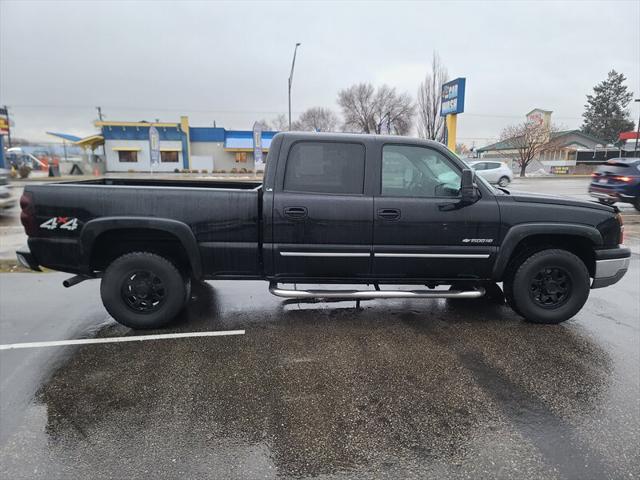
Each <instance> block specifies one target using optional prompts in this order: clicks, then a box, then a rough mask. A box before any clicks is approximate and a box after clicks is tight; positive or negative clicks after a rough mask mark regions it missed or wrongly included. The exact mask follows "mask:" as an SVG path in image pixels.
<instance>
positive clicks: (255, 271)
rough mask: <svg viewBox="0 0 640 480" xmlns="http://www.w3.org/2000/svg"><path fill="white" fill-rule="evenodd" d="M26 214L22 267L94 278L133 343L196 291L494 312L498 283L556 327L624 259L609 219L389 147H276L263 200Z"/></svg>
mask: <svg viewBox="0 0 640 480" xmlns="http://www.w3.org/2000/svg"><path fill="white" fill-rule="evenodd" d="M20 203H21V208H22V213H21V220H22V224H23V225H24V228H25V230H26V232H27V235H28V236H29V241H28V247H29V248H28V249H24V250H21V251H19V252H17V253H18V258H19V260H20V262H21V263H22V264H24V265H26V266H28V267H30V268H33V269H38V268H39V266H44V267H47V268H50V269H54V270H61V271H64V272H70V273H73V274H75V276H74V277H71V278H69V279H68V280H66V281H65V282H64V284H65V286H71V285H74V284H76V283H78V282H80V281H83V280H85V279H89V278H101V287H100V291H101V295H102V300H103V303H104V305H105V307H106V309H107V310H108V311H109V313H110V314H111V315H112V316H113V317H114V318H115V319H116V320H117V321H119V322H120V323H123V324H124V325H128V326H130V327H134V328H152V327H159V326H162V325H164V324H166V323H167V322H169V321H170V320H171V319H172V318H174V317H175V316H176V315H177V314H178V313H179V311H180V310H181V309H182V308H183V307H184V306H185V304H186V302H188V300H189V298H190V285H191V281H192V280H193V281H199V280H203V279H227V280H248V279H264V280H267V281H269V282H270V290H271V292H272V293H273V294H275V295H279V296H283V297H289V298H334V299H335V298H338V299H356V300H360V299H374V298H393V297H395V298H398V297H400V298H434V297H435V298H442V297H444V298H477V297H480V296H482V295H484V294H485V293H491V294H492V295H491V297H493V298H495V296H496V292H498V293H502V292H500V289H499V287H498V286H497V282H503V290H504V297H503V298H502V301H504V298H505V297H506V300H507V302H508V303H509V305H510V306H511V307H512V308H513V309H514V310H515V311H516V312H518V313H519V314H520V315H522V316H523V317H525V318H526V319H527V320H530V321H533V322H539V323H559V322H562V321H564V320H566V319H568V318H571V317H572V316H573V315H575V314H576V313H577V312H578V311H579V310H580V308H582V306H583V305H584V303H585V302H586V300H587V297H588V295H589V290H590V288H599V287H605V286H607V285H611V284H613V283H615V282H617V281H618V280H619V279H620V278H621V277H622V276H623V275H624V274H625V272H626V270H627V268H628V265H629V258H630V255H631V254H630V251H629V249H628V248H625V247H624V246H622V245H621V244H622V241H623V226H622V220H621V217H620V215H619V213H618V211H617V210H616V209H615V208H614V207H610V206H606V205H599V204H597V203H595V202H581V201H576V200H571V199H566V198H553V197H547V196H539V195H532V194H523V193H515V192H509V191H507V190H505V189H502V188H497V189H496V188H494V187H492V186H490V185H489V184H488V183H486V182H485V181H484V180H483V179H482V178H480V177H476V176H475V175H474V173H473V170H471V169H470V168H469V167H468V166H467V165H466V164H465V163H464V162H463V161H462V160H460V159H459V158H458V157H457V156H456V155H454V154H453V153H451V152H450V151H449V150H448V149H446V148H445V147H444V146H442V145H440V144H438V143H435V142H429V141H424V140H418V139H413V138H406V137H395V136H394V137H392V136H374V135H350V134H319V133H312V134H310V133H281V134H278V135H276V136H275V137H274V139H273V142H272V144H271V150H270V152H269V155H268V160H267V167H266V171H265V175H264V183H263V184H258V183H250V182H245V183H240V182H207V181H182V180H177V181H173V180H160V179H153V178H149V179H117V178H103V179H98V180H90V181H79V182H65V183H54V184H46V185H30V186H28V187H26V188H25V192H24V195H23V196H22V198H21V202H20ZM292 283H295V284H360V285H361V286H360V287H359V288H357V289H356V287H353V289H340V290H336V289H330V288H327V289H322V290H312V289H298V288H295V289H292V288H290V289H286V288H283V286H282V285H279V284H292ZM381 285H382V286H383V287H384V285H406V286H409V287H408V288H407V289H404V290H403V289H400V288H398V287H397V286H394V287H386V289H385V288H381ZM410 285H423V286H425V287H426V288H421V289H417V290H416V289H413V288H415V287H410ZM447 287H448V288H447Z"/></svg>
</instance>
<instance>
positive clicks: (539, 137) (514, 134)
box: [500, 121, 558, 177]
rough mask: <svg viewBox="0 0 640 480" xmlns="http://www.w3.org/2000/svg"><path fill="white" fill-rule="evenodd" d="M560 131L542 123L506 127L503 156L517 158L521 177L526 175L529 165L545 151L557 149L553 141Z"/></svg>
mask: <svg viewBox="0 0 640 480" xmlns="http://www.w3.org/2000/svg"><path fill="white" fill-rule="evenodd" d="M557 131H558V129H557V128H556V127H555V126H553V125H546V124H545V123H542V122H532V121H525V122H523V123H519V124H516V125H510V126H508V127H506V128H505V129H504V130H503V131H502V133H501V135H500V142H501V143H502V144H503V150H502V151H503V152H505V153H503V154H502V155H503V156H510V157H515V161H516V163H517V164H518V166H519V167H520V176H521V177H524V176H525V175H526V170H527V167H528V166H529V164H530V163H531V162H532V161H533V160H534V159H535V158H537V157H538V156H539V155H540V153H542V152H544V151H545V150H551V149H553V148H555V145H554V142H553V140H552V138H553V134H554V133H555V132H557Z"/></svg>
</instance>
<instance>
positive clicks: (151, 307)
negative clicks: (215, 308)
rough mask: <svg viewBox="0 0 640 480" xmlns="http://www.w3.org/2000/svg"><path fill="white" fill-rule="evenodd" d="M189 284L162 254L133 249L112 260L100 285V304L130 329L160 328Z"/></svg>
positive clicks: (176, 309) (180, 304) (184, 298)
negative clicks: (134, 250)
mask: <svg viewBox="0 0 640 480" xmlns="http://www.w3.org/2000/svg"><path fill="white" fill-rule="evenodd" d="M188 294H189V292H188V285H187V282H185V279H184V277H183V275H182V274H181V273H180V272H179V271H178V269H177V268H176V267H175V266H174V265H173V263H171V262H170V261H169V260H167V259H166V258H164V257H161V256H159V255H156V254H153V253H149V252H134V253H128V254H126V255H122V256H121V257H118V258H117V259H115V260H114V261H113V262H112V263H111V264H110V265H109V266H108V267H107V269H106V270H105V273H104V276H103V277H102V282H101V284H100V295H101V297H102V303H103V304H104V306H105V308H106V309H107V311H108V312H109V314H110V315H111V316H112V317H113V318H114V319H116V321H118V322H119V323H121V324H123V325H125V326H127V327H131V328H159V327H162V326H164V325H166V324H167V323H169V322H170V321H171V320H173V319H174V317H175V316H176V315H177V314H178V312H179V311H180V310H181V309H182V307H183V306H184V305H185V304H186V302H187V300H188Z"/></svg>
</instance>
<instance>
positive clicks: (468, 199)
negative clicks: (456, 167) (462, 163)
mask: <svg viewBox="0 0 640 480" xmlns="http://www.w3.org/2000/svg"><path fill="white" fill-rule="evenodd" d="M475 176H476V175H475V172H474V171H473V170H472V169H470V168H465V169H464V170H462V181H461V182H460V197H461V201H460V203H462V204H463V205H471V204H472V203H475V202H476V201H477V200H478V191H477V189H476V185H475V182H474V180H475Z"/></svg>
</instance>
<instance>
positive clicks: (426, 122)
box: [418, 52, 448, 142]
mask: <svg viewBox="0 0 640 480" xmlns="http://www.w3.org/2000/svg"><path fill="white" fill-rule="evenodd" d="M447 77H448V73H447V69H446V68H445V67H444V65H442V62H441V61H440V57H439V56H438V54H437V53H436V52H433V58H432V59H431V70H430V71H428V72H427V74H426V75H425V77H424V81H423V82H422V83H421V84H420V88H419V89H418V136H419V137H421V138H427V139H429V140H436V141H438V142H444V136H445V128H444V117H441V116H440V103H441V101H442V84H444V83H446V82H447Z"/></svg>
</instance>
